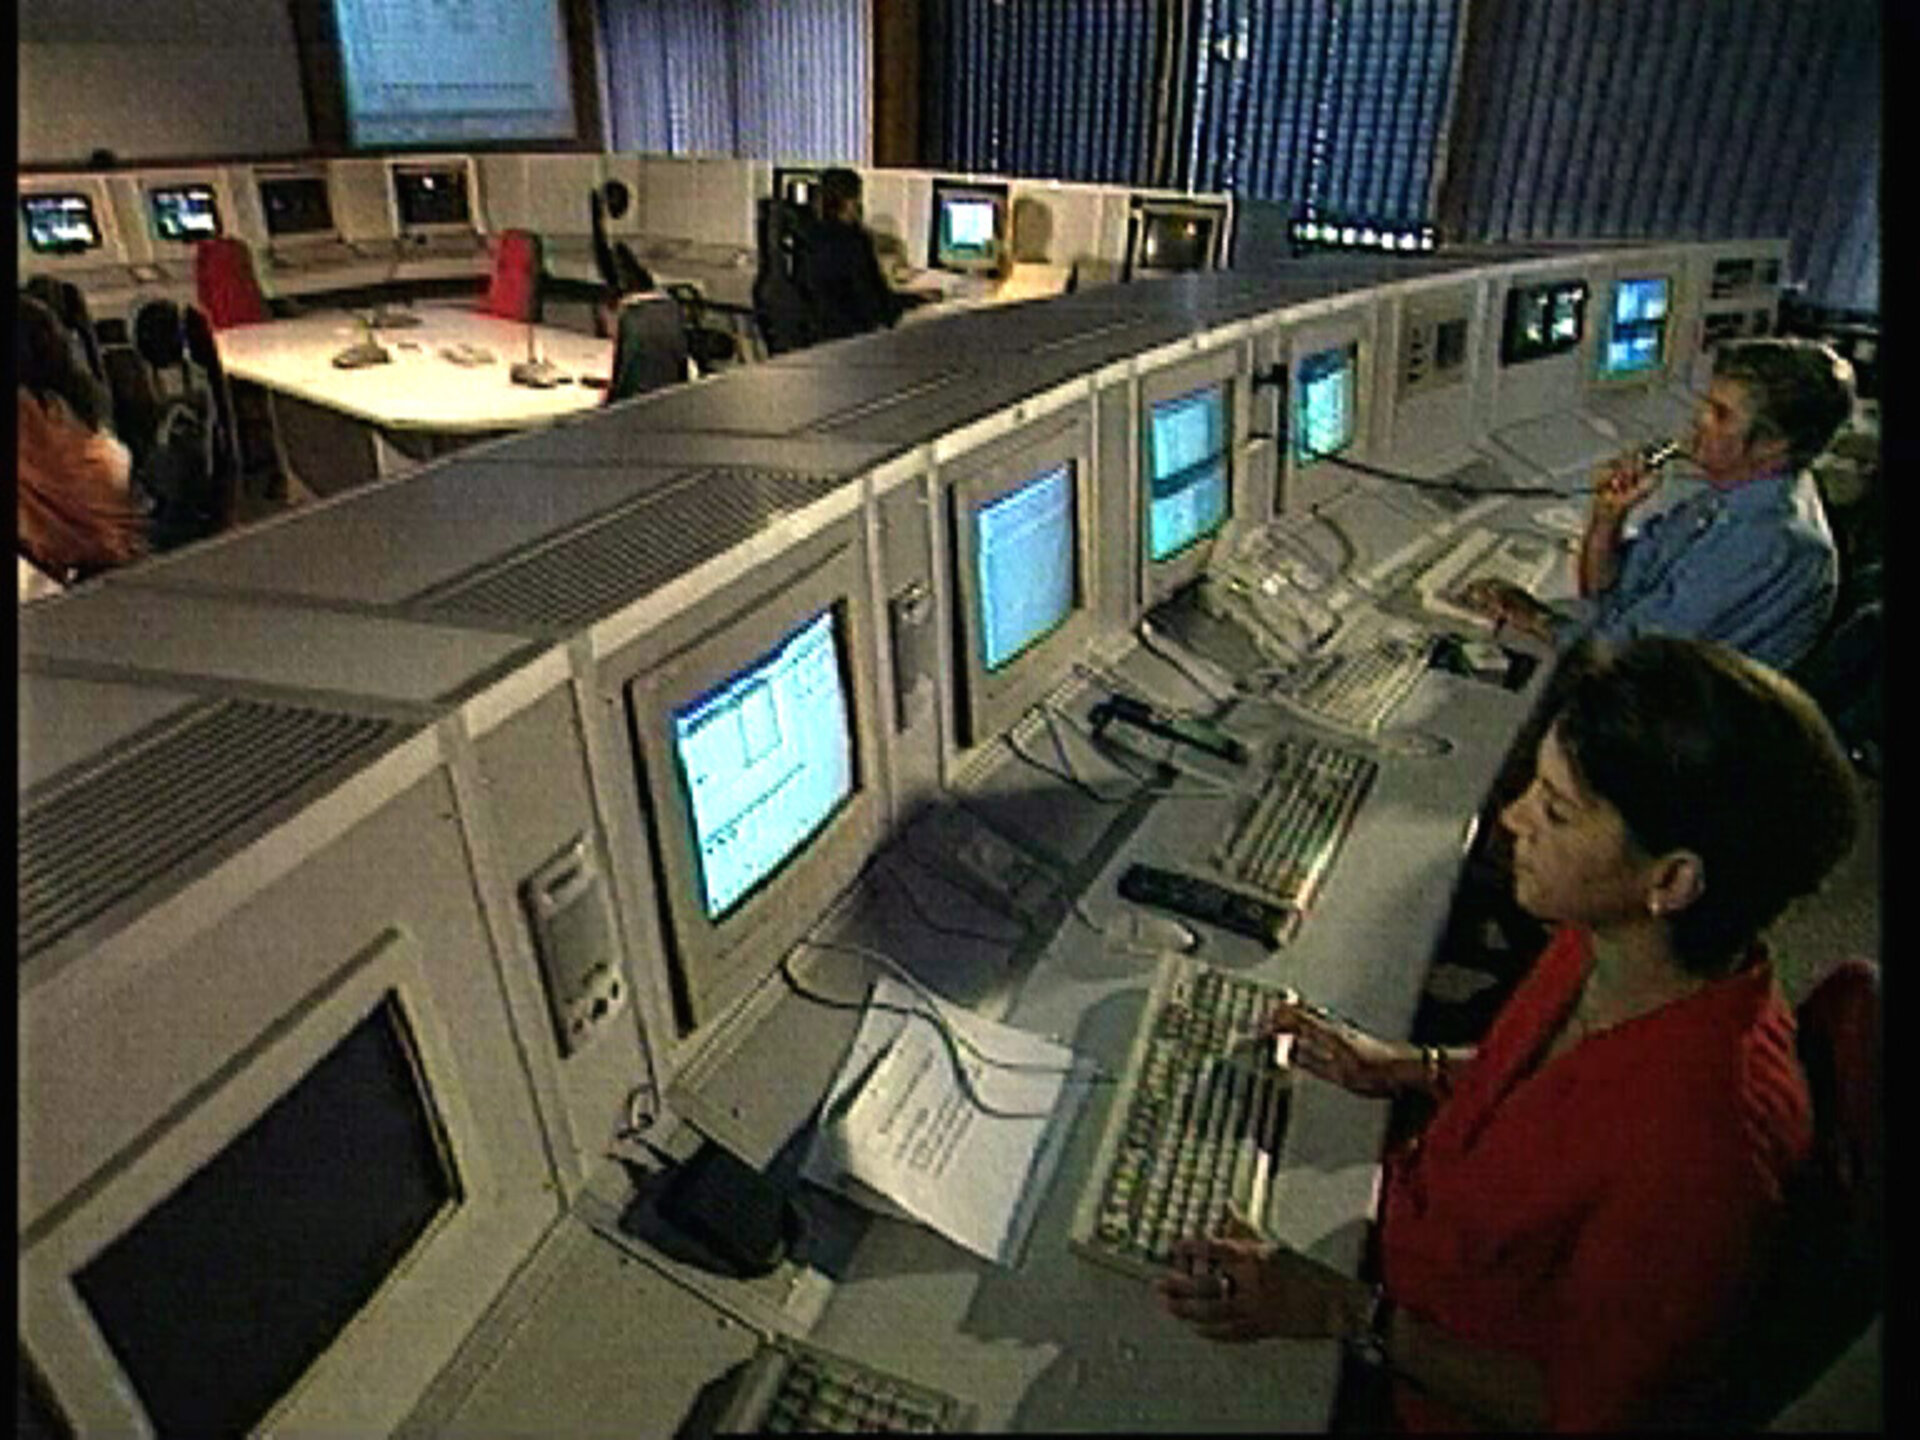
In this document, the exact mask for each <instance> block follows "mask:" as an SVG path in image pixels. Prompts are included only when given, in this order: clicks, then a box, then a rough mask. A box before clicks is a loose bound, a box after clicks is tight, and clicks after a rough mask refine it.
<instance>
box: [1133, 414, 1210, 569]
mask: <svg viewBox="0 0 1920 1440" xmlns="http://www.w3.org/2000/svg"><path fill="white" fill-rule="evenodd" d="M1228 484H1229V476H1228V469H1227V392H1226V388H1225V387H1224V386H1219V385H1214V386H1209V387H1208V388H1207V389H1205V390H1196V391H1194V392H1193V393H1192V394H1189V395H1182V396H1180V397H1179V398H1178V399H1174V400H1163V401H1161V402H1160V403H1158V404H1156V405H1155V406H1154V407H1153V409H1152V411H1151V414H1150V419H1149V424H1148V429H1147V556H1148V558H1149V559H1151V560H1154V561H1160V560H1165V559H1167V558H1169V557H1170V556H1173V555H1177V554H1178V553H1179V552H1180V551H1182V550H1184V549H1186V548H1187V547H1188V546H1189V545H1192V544H1193V543H1195V542H1196V541H1198V540H1201V539H1204V538H1205V537H1206V536H1208V535H1211V534H1212V533H1213V532H1214V531H1216V530H1218V529H1219V528H1220V526H1221V524H1222V523H1223V522H1224V521H1225V520H1226V518H1227V504H1228Z"/></svg>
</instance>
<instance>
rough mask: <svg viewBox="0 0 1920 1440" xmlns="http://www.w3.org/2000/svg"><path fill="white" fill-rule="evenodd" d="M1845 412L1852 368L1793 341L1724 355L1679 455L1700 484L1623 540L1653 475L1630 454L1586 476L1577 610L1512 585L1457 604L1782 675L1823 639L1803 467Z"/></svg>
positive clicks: (1497, 585)
mask: <svg viewBox="0 0 1920 1440" xmlns="http://www.w3.org/2000/svg"><path fill="white" fill-rule="evenodd" d="M1852 411H1853V378H1852V367H1850V366H1849V365H1848V364H1847V362H1846V361H1845V360H1843V359H1841V358H1840V357H1839V356H1838V355H1836V354H1835V353H1834V352H1833V351H1832V350H1830V349H1828V348H1827V347H1826V346H1824V345H1818V344H1815V343H1813V342H1812V341H1806V340H1790V339H1768V340H1747V341H1740V342H1737V343H1732V344H1727V345H1723V346H1721V347H1720V349H1719V351H1718V352H1717V353H1716V355H1715V357H1714V367H1713V381H1712V384H1711V386H1710V388H1709V389H1708V391H1707V394H1706V397H1705V398H1704V399H1703V400H1702V402H1701V404H1700V407H1699V411H1698V413H1697V415H1696V416H1695V419H1694V424H1693V433H1692V436H1691V438H1690V439H1689V441H1688V444H1687V448H1686V454H1687V455H1688V456H1689V457H1690V458H1691V459H1692V461H1693V463H1694V464H1695V465H1696V466H1697V467H1698V468H1699V470H1700V473H1701V475H1702V477H1703V478H1704V479H1705V480H1706V482H1707V483H1706V488H1705V489H1703V490H1702V491H1701V492H1700V493H1699V494H1697V495H1693V496H1691V497H1689V498H1688V499H1686V500H1683V501H1682V502H1680V503H1679V504H1677V505H1675V506H1674V507H1673V508H1672V509H1671V510H1669V511H1668V512H1666V513H1665V514H1663V515H1659V516H1655V517H1654V518H1653V519H1651V520H1649V521H1648V522H1647V525H1646V528H1645V530H1644V531H1642V532H1641V533H1640V534H1639V535H1638V536H1637V537H1635V538H1634V539H1632V540H1627V539H1625V538H1623V528H1624V525H1625V522H1626V518H1627V514H1628V512H1629V511H1631V510H1632V509H1633V507H1634V506H1636V505H1638V504H1639V503H1640V502H1641V501H1643V500H1645V499H1646V498H1647V496H1649V495H1650V494H1652V493H1653V490H1654V488H1655V485H1656V483H1657V481H1656V477H1655V475H1654V474H1653V473H1651V472H1649V471H1648V470H1647V468H1646V466H1645V464H1644V463H1643V462H1642V460H1641V459H1640V457H1639V455H1638V454H1637V453H1636V454H1630V455H1628V456H1626V457H1624V458H1622V459H1618V460H1615V461H1612V462H1611V463H1610V464H1608V465H1606V466H1604V467H1602V469H1601V470H1600V471H1598V472H1597V473H1596V475H1595V480H1594V487H1593V498H1592V501H1591V504H1590V506H1589V509H1588V513H1587V524H1586V530H1585V533H1584V534H1583V535H1582V537H1581V541H1580V550H1579V556H1578V560H1577V578H1578V584H1579V591H1580V595H1581V597H1582V599H1583V612H1582V613H1581V614H1579V615H1577V616H1572V617H1563V616H1561V615H1559V614H1557V613H1556V612H1555V611H1553V610H1552V609H1550V608H1549V607H1548V606H1546V605H1545V604H1543V603H1542V602H1541V601H1539V600H1537V599H1535V598H1534V597H1533V596H1531V595H1529V594H1528V593H1527V592H1526V591H1524V590H1522V589H1520V588H1519V587H1517V586H1514V585H1511V584H1508V583H1506V582H1504V581H1498V580H1479V581H1475V582H1473V583H1472V584H1471V585H1469V586H1468V587H1467V588H1466V590H1465V591H1464V592H1463V594H1462V598H1463V599H1464V600H1465V601H1466V602H1467V603H1468V604H1469V605H1471V606H1473V607H1474V608H1476V609H1478V610H1480V611H1482V612H1483V613H1485V614H1487V615H1490V616H1492V617H1493V618H1494V619H1495V620H1496V621H1499V622H1501V623H1502V624H1503V625H1506V626H1511V627H1513V628H1514V629H1516V630H1519V631H1523V632H1526V633H1530V634H1532V635H1534V636H1536V637H1538V638H1540V639H1543V640H1548V641H1551V642H1557V643H1559V644H1561V645H1562V646H1564V645H1566V644H1567V643H1568V642H1570V641H1571V640H1572V639H1574V638H1576V637H1577V636H1579V635H1581V634H1583V633H1586V632H1588V631H1591V632H1592V633H1594V634H1597V635H1599V636H1601V637H1603V638H1605V639H1608V640H1612V641H1623V640H1626V639H1628V638H1630V637H1632V636H1634V635H1640V634H1644V633H1647V632H1650V631H1663V632H1665V633H1667V634H1672V635H1690V636H1695V637H1697V638H1699V639H1702V640H1717V641H1720V642H1722V643H1724V644H1727V645H1731V646H1733V647H1734V648H1735V649H1736V650H1739V651H1742V652H1743V653H1745V654H1747V655H1751V656H1752V657H1753V658H1754V659H1756V660H1759V661H1760V662H1762V663H1763V664H1767V665H1772V666H1775V667H1777V668H1779V669H1782V670H1786V669H1791V668H1792V667H1793V666H1794V665H1795V664H1797V663H1798V662H1799V661H1800V660H1801V659H1802V658H1803V657H1804V656H1805V655H1806V654H1807V653H1808V652H1809V651H1811V650H1812V649H1813V646H1814V643H1815V641H1817V640H1818V639H1819V637H1820V634H1821V631H1822V630H1823V629H1824V627H1825V625H1826V623H1827V620H1828V617H1829V616H1830V615H1831V614H1832V612H1833V606H1834V600H1835V597H1836V595H1837V594H1838V591H1839V561H1838V554H1837V552H1836V550H1835V548H1834V542H1833V534H1832V531H1831V530H1829V529H1828V526H1827V517H1826V512H1825V511H1824V509H1822V507H1821V503H1820V492H1819V488H1818V487H1817V486H1816V484H1815V483H1814V480H1813V476H1812V474H1811V473H1810V472H1809V471H1808V469H1807V467H1808V466H1809V465H1810V464H1811V463H1812V461H1813V460H1814V458H1815V457H1816V456H1818V455H1819V454H1820V452H1821V451H1823V450H1824V449H1826V447H1827V445H1828V444H1829V443H1830V442H1831V441H1832V439H1833V437H1834V435H1835V434H1837V433H1838V432H1839V430H1840V427H1841V426H1843V425H1844V424H1845V423H1846V421H1847V419H1848V417H1849V416H1850V415H1851V414H1852Z"/></svg>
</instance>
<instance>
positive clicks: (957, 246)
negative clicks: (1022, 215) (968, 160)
mask: <svg viewBox="0 0 1920 1440" xmlns="http://www.w3.org/2000/svg"><path fill="white" fill-rule="evenodd" d="M1006 215H1007V192H1006V189H1005V187H1003V186H985V185H954V184H948V183H945V182H942V181H935V182H934V186H933V217H932V218H933V224H932V230H933V255H932V262H931V263H932V266H933V268H934V269H936V270H954V271H960V272H963V273H972V272H980V271H989V270H993V269H996V268H997V267H998V266H999V264H1000V251H1001V246H1002V244H1003V243H1004V238H1005V236H1006V232H1007V224H1006Z"/></svg>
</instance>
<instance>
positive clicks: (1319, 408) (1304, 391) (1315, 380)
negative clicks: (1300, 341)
mask: <svg viewBox="0 0 1920 1440" xmlns="http://www.w3.org/2000/svg"><path fill="white" fill-rule="evenodd" d="M1359 368H1360V347H1359V346H1358V345H1354V344H1347V345H1335V346H1331V347H1329V348H1326V349H1323V350H1315V351H1311V352H1309V353H1308V354H1305V355H1301V356H1298V357H1297V358H1296V359H1295V360H1294V363H1293V404H1292V406H1291V407H1290V409H1289V419H1290V424H1291V429H1292V431H1293V460H1294V464H1295V465H1311V464H1313V463H1314V462H1315V461H1316V460H1319V459H1321V458H1322V457H1324V456H1329V455H1338V454H1340V453H1341V452H1342V451H1343V450H1345V449H1347V447H1348V446H1350V445H1352V444H1353V441H1354V436H1355V435H1356V434H1357V433H1358V426H1359V416H1358V412H1357V406H1356V400H1357V398H1358V395H1359V382H1358V375H1359Z"/></svg>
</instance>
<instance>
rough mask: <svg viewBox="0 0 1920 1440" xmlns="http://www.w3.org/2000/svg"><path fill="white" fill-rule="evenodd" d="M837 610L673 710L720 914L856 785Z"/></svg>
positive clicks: (680, 766) (698, 845)
mask: <svg viewBox="0 0 1920 1440" xmlns="http://www.w3.org/2000/svg"><path fill="white" fill-rule="evenodd" d="M845 676H846V670H845V666H844V664H843V662H842V657H841V654H840V640H839V634H838V631H837V629H836V627H835V624H834V613H833V611H831V610H826V611H822V612H821V613H820V614H819V615H816V616H815V617H814V618H813V619H811V620H809V621H808V622H807V623H806V624H805V625H803V626H802V627H801V628H800V629H799V630H797V631H795V632H794V633H793V634H792V635H790V636H789V637H788V638H787V639H786V640H784V641H782V642H781V643H780V644H779V645H778V646H776V647H775V648H774V649H773V650H772V651H770V652H769V653H768V654H766V655H764V656H762V657H761V658H760V659H758V660H756V661H755V662H753V663H752V664H750V665H748V666H747V667H746V668H745V669H743V670H741V671H740V672H739V673H738V674H736V675H734V676H733V677H732V678H731V679H729V680H727V681H726V682H725V683H724V684H723V685H721V686H720V687H719V688H718V689H717V690H714V691H712V692H711V693H709V694H707V695H705V696H702V697H701V698H699V699H697V700H695V701H693V702H692V703H691V704H688V705H686V706H683V707H680V708H677V709H675V710H674V712H673V756H674V763H675V766H676V768H677V770H678V773H679V776H680V783H681V785H682V786H683V787H684V791H685V795H686V800H687V813H688V814H689V815H690V816H691V817H692V821H693V831H694V834H693V841H694V852H695V854H696V855H697V857H698V867H699V879H700V890H701V898H702V903H703V904H704V906H705V909H706V913H707V918H708V919H710V920H715V919H718V918H719V917H720V916H722V915H724V914H726V913H727V912H728V911H730V910H732V909H733V908H734V907H735V906H737V905H738V904H740V902H741V901H742V900H744V899H745V898H746V897H747V896H748V895H749V894H751V893H752V892H753V890H754V889H755V888H756V887H757V886H759V885H760V884H761V883H762V882H763V881H764V880H766V879H767V877H768V876H770V875H772V874H773V873H774V872H775V871H776V870H778V869H779V868H780V867H781V866H782V865H784V864H785V863H786V862H787V860H789V859H790V858H791V857H792V856H793V855H794V854H795V852H797V851H798V850H800V849H801V848H802V847H803V846H804V845H805V844H806V842H807V840H808V839H809V838H810V837H811V836H812V835H813V834H814V833H815V832H816V831H818V830H819V829H820V828H821V827H822V826H824V825H825V824H826V822H827V821H828V819H829V818H830V817H831V816H832V815H833V813H834V812H835V811H836V810H837V809H838V808H839V807H840V805H841V804H842V803H843V802H844V801H846V799H847V798H848V797H849V796H851V795H852V794H853V788H854V760H853V728H852V723H853V722H852V719H851V712H850V710H849V708H848V703H847V690H846V678H845Z"/></svg>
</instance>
